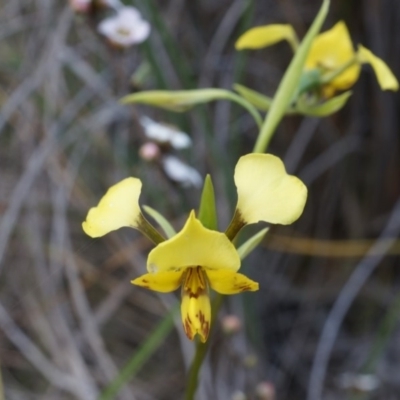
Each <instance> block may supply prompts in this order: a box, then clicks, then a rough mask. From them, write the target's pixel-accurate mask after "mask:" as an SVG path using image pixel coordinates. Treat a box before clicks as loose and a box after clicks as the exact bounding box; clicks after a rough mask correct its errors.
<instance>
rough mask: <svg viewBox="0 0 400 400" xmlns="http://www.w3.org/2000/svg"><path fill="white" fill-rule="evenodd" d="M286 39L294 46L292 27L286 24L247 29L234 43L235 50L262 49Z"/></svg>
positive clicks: (295, 41) (294, 36) (294, 39)
mask: <svg viewBox="0 0 400 400" xmlns="http://www.w3.org/2000/svg"><path fill="white" fill-rule="evenodd" d="M282 40H287V41H288V42H289V44H290V45H291V46H292V47H293V48H295V47H296V46H297V36H296V33H295V31H294V30H293V27H292V26H291V25H288V24H272V25H265V26H257V27H255V28H251V29H249V30H248V31H247V32H245V33H244V34H243V35H242V36H240V37H239V39H238V40H237V41H236V43H235V47H236V50H244V49H253V50H255V49H262V48H264V47H268V46H272V45H273V44H275V43H278V42H280V41H282Z"/></svg>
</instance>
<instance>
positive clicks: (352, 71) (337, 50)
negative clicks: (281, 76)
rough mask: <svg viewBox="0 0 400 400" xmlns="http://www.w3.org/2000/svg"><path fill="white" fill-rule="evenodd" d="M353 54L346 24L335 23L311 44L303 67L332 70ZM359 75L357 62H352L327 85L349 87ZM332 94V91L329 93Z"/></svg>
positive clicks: (336, 87)
mask: <svg viewBox="0 0 400 400" xmlns="http://www.w3.org/2000/svg"><path fill="white" fill-rule="evenodd" d="M354 56H355V52H354V48H353V43H352V41H351V37H350V33H349V31H348V29H347V26H346V24H345V23H344V22H343V21H339V22H338V23H336V24H335V25H334V26H333V27H332V28H331V29H329V30H327V31H325V32H322V33H321V34H319V35H318V36H317V37H316V38H315V39H314V42H313V44H312V45H311V49H310V52H309V53H308V56H307V59H306V63H305V69H306V70H310V69H314V68H324V69H326V70H327V72H332V71H334V70H335V69H338V68H340V67H341V66H342V65H343V64H345V63H346V62H348V61H350V60H351V59H352V58H353V57H354ZM359 75H360V66H359V64H357V63H356V64H354V65H352V66H350V67H349V68H347V69H346V70H345V71H343V73H341V74H340V75H339V76H337V77H336V78H335V79H334V80H333V81H331V82H330V83H329V85H330V86H331V87H332V88H334V91H335V90H345V89H348V88H350V87H351V86H352V85H353V84H354V83H355V82H356V81H357V79H358V77H359ZM331 95H333V93H331Z"/></svg>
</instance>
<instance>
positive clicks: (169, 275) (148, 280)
mask: <svg viewBox="0 0 400 400" xmlns="http://www.w3.org/2000/svg"><path fill="white" fill-rule="evenodd" d="M131 283H132V284H133V285H138V286H141V287H143V288H146V289H150V290H155V291H156V292H161V293H168V292H173V291H174V290H176V289H178V287H179V286H180V285H181V283H182V272H159V273H156V274H144V275H142V276H139V277H138V278H136V279H134V280H132V281H131Z"/></svg>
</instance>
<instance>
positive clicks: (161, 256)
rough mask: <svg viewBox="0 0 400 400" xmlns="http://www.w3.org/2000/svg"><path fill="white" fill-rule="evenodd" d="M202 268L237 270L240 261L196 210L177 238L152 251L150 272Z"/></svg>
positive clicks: (229, 245) (226, 241) (219, 234)
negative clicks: (197, 214)
mask: <svg viewBox="0 0 400 400" xmlns="http://www.w3.org/2000/svg"><path fill="white" fill-rule="evenodd" d="M198 265H200V266H202V267H206V268H210V269H228V270H232V271H237V270H238V269H239V267H240V258H239V255H238V252H237V251H236V249H235V247H234V246H233V244H232V243H231V242H230V241H229V239H228V238H227V237H226V236H225V234H224V233H221V232H216V231H212V230H210V229H207V228H205V227H204V226H203V225H202V224H201V222H200V221H199V220H198V219H197V218H196V217H195V214H194V211H192V212H191V213H190V215H189V218H188V220H187V221H186V224H185V226H184V227H183V229H182V230H181V231H180V232H179V233H178V234H177V235H175V236H174V237H172V238H171V239H168V240H166V241H164V242H162V243H160V244H159V245H157V247H155V248H154V249H153V250H152V251H151V252H150V254H149V256H148V258H147V269H148V271H149V272H150V273H151V272H162V271H180V270H184V269H186V268H189V267H195V266H198Z"/></svg>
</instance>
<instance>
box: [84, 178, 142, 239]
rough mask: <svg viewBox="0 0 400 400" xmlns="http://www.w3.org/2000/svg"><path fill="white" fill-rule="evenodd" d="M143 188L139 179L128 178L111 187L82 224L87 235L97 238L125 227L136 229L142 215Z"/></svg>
mask: <svg viewBox="0 0 400 400" xmlns="http://www.w3.org/2000/svg"><path fill="white" fill-rule="evenodd" d="M141 188H142V182H140V180H139V179H137V178H126V179H124V180H122V181H121V182H119V183H117V184H115V185H114V186H111V187H110V188H109V189H108V191H107V193H106V194H105V195H104V196H103V198H102V199H101V200H100V202H99V204H98V206H97V207H93V208H91V209H90V210H89V212H88V215H87V217H86V221H85V222H83V224H82V228H83V230H84V231H85V233H86V234H87V235H89V236H91V237H93V238H95V237H100V236H103V235H105V234H106V233H108V232H111V231H114V230H116V229H119V228H122V227H123V226H130V227H132V228H135V227H136V226H137V220H138V217H139V216H140V215H141V213H140V208H139V196H140V191H141Z"/></svg>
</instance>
